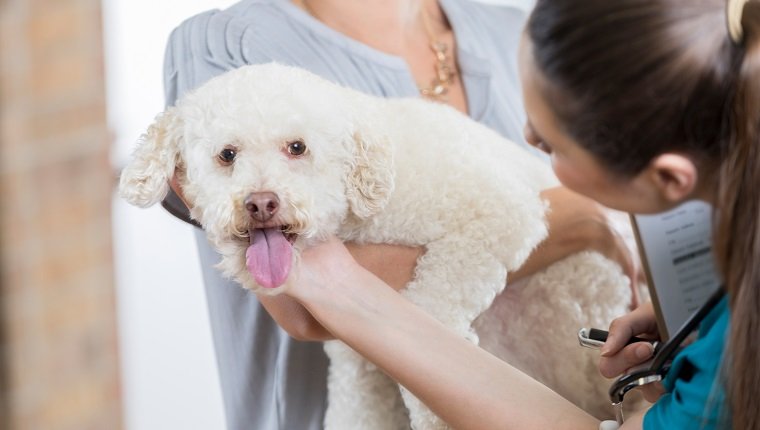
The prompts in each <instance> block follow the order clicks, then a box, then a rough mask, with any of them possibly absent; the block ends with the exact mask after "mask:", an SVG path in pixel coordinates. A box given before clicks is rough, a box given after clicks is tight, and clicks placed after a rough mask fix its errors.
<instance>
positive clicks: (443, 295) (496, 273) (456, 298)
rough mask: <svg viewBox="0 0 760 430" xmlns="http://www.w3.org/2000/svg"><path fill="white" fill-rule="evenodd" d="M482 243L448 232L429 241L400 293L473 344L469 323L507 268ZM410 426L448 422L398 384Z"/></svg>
mask: <svg viewBox="0 0 760 430" xmlns="http://www.w3.org/2000/svg"><path fill="white" fill-rule="evenodd" d="M482 248H483V247H482V244H477V243H471V242H470V243H468V241H467V240H457V239H456V238H454V237H453V235H452V236H448V237H447V238H446V239H444V240H440V241H436V242H433V243H430V244H428V245H427V250H426V252H425V255H424V256H422V257H421V258H420V259H419V261H418V262H417V269H416V276H415V279H414V281H412V282H411V283H410V284H409V285H408V286H407V288H406V289H405V290H403V291H402V294H403V295H404V296H405V297H407V298H408V299H409V300H410V301H412V302H413V303H415V304H417V305H418V306H420V307H421V308H423V309H424V310H426V311H427V312H428V313H430V314H431V315H432V316H433V317H435V318H436V319H438V320H439V321H441V322H442V323H443V324H445V325H446V326H447V327H449V328H451V329H452V330H454V331H455V332H456V333H458V334H459V335H461V336H464V337H466V338H468V339H470V340H471V341H473V342H474V343H477V342H478V340H477V336H476V334H475V332H474V331H473V330H472V328H471V324H472V322H473V321H474V320H475V318H477V316H478V315H480V314H481V313H482V312H483V311H484V310H485V309H486V308H488V306H490V304H491V302H492V301H493V299H494V297H495V296H496V295H497V294H498V293H499V292H500V291H501V290H502V289H503V288H504V280H505V279H506V269H505V268H504V265H502V264H500V263H499V262H498V261H496V259H495V258H494V257H493V256H491V255H489V254H487V253H484V252H483V251H480V250H482ZM401 393H402V397H403V399H404V403H405V404H406V406H407V408H409V418H410V420H411V424H412V428H413V429H415V430H438V429H447V428H448V426H447V425H446V424H445V423H444V422H443V421H442V420H441V419H440V418H438V417H437V416H436V415H435V414H433V413H432V412H431V411H430V410H429V409H428V408H427V407H425V406H424V405H423V404H422V403H421V402H420V401H419V400H418V399H417V398H416V397H414V396H413V395H412V394H411V393H409V392H408V391H407V390H406V389H404V388H403V387H401Z"/></svg>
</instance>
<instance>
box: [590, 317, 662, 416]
mask: <svg viewBox="0 0 760 430" xmlns="http://www.w3.org/2000/svg"><path fill="white" fill-rule="evenodd" d="M634 336H638V337H641V338H644V339H656V338H657V337H658V334H657V319H656V318H655V315H654V307H653V306H652V302H647V303H645V304H643V305H641V306H639V307H638V308H636V310H634V311H633V312H631V313H629V314H627V315H624V316H622V317H620V318H616V319H615V320H614V321H612V324H610V329H609V335H608V336H607V341H606V342H605V343H604V345H603V346H602V351H601V352H602V358H601V360H600V361H599V371H600V372H601V373H602V375H604V376H605V377H607V378H614V377H616V376H618V375H621V374H623V373H626V372H627V371H628V370H629V369H630V368H632V367H635V366H638V365H640V364H642V363H644V362H646V361H648V360H649V359H651V358H652V354H653V353H654V347H653V346H652V344H650V343H648V342H636V343H632V344H630V345H626V344H627V343H628V340H629V339H631V338H632V337H634ZM640 390H641V392H642V394H643V395H644V398H645V399H646V400H647V401H649V402H652V403H654V402H655V401H656V400H657V399H658V398H659V397H660V396H661V395H662V393H663V387H662V384H660V383H652V384H647V385H644V386H643V387H641V388H640Z"/></svg>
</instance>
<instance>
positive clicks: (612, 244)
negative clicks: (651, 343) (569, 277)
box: [510, 186, 641, 308]
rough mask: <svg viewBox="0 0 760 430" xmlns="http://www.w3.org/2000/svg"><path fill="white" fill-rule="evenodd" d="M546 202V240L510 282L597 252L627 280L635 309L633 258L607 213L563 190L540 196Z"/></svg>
mask: <svg viewBox="0 0 760 430" xmlns="http://www.w3.org/2000/svg"><path fill="white" fill-rule="evenodd" d="M541 197H542V198H543V199H545V200H547V201H548V202H549V210H548V212H547V215H546V222H547V225H548V226H549V236H548V237H547V238H546V240H544V241H543V242H541V244H539V246H538V247H537V248H536V249H535V250H534V251H533V253H532V254H531V255H530V257H529V258H528V260H527V261H526V262H525V264H523V266H522V267H520V269H519V270H517V271H515V272H513V273H510V280H514V279H518V278H521V277H523V276H528V275H532V274H534V273H535V272H537V271H539V270H541V269H543V268H545V267H547V266H549V265H551V264H552V263H555V262H557V261H560V260H562V259H563V258H565V257H568V256H570V255H572V254H575V253H577V252H581V251H585V250H590V251H597V252H599V253H600V254H602V255H604V256H605V257H607V258H609V259H610V260H612V261H615V262H617V263H618V264H619V265H620V267H621V268H622V269H623V273H625V274H626V275H627V276H628V277H629V279H631V290H632V296H631V297H632V308H635V307H636V306H637V305H638V289H637V287H636V285H637V282H638V279H640V278H641V274H640V265H639V262H638V258H637V255H636V254H635V253H633V252H631V249H630V248H629V247H628V245H627V244H626V242H625V240H624V239H623V237H622V236H621V235H620V233H619V232H618V231H617V230H616V229H615V228H614V227H613V226H612V225H611V222H610V220H609V218H608V215H607V209H606V208H604V207H603V206H601V205H599V204H598V203H596V202H595V201H593V200H591V199H589V198H587V197H584V196H582V195H580V194H578V193H575V192H573V191H571V190H569V189H567V188H565V187H561V186H560V187H555V188H549V189H547V190H544V191H542V192H541Z"/></svg>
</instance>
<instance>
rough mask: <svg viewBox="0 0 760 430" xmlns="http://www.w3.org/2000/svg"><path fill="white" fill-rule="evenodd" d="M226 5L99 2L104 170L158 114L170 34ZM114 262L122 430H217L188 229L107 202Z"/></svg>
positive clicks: (215, 393)
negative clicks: (108, 138) (109, 141)
mask: <svg viewBox="0 0 760 430" xmlns="http://www.w3.org/2000/svg"><path fill="white" fill-rule="evenodd" d="M232 3H233V1H231V0H216V1H214V0H183V1H155V0H153V1H151V0H104V1H103V15H104V34H105V38H106V40H105V51H106V77H107V85H108V111H109V113H108V120H109V125H110V127H111V130H112V131H113V133H114V139H115V145H114V147H113V152H112V162H113V165H114V166H115V167H116V168H119V167H120V166H123V165H124V164H125V162H126V160H127V158H128V156H129V153H130V152H131V150H132V148H133V146H134V143H135V141H136V140H137V138H138V137H139V136H140V134H141V133H142V132H143V131H144V130H145V129H146V128H147V126H148V124H150V122H151V121H152V119H153V117H154V116H155V115H156V114H157V113H158V112H160V111H161V110H163V106H164V96H163V82H162V64H163V54H164V47H165V45H166V40H167V38H168V36H169V33H170V32H171V30H172V29H173V28H174V27H176V26H177V25H178V24H179V23H180V22H181V21H182V20H184V19H186V18H188V17H190V16H192V15H194V14H196V13H199V12H202V11H204V10H207V9H212V8H223V7H226V6H227V5H229V4H232ZM113 229H114V232H113V233H114V236H113V239H114V259H115V270H116V285H117V301H118V303H117V309H118V312H119V315H118V322H119V338H120V340H119V347H120V358H121V368H122V387H123V391H122V394H123V401H124V416H125V421H126V422H125V427H126V429H127V430H167V429H184V430H196V429H197V430H216V429H224V427H225V424H224V413H223V408H222V400H221V392H220V388H219V380H218V376H217V370H216V361H215V357H214V352H213V345H212V341H211V331H210V327H209V323H208V315H207V308H206V302H205V295H204V291H203V284H202V283H201V273H200V267H199V264H198V255H197V252H196V249H195V239H194V236H193V235H192V227H190V226H188V225H185V224H184V223H182V222H180V221H177V220H176V219H174V218H173V217H172V216H170V215H169V214H168V213H167V212H165V211H164V210H163V209H162V208H161V207H159V206H156V207H153V208H150V209H137V208H134V207H131V206H129V205H127V204H126V203H124V202H123V201H121V200H119V199H118V198H114V202H113Z"/></svg>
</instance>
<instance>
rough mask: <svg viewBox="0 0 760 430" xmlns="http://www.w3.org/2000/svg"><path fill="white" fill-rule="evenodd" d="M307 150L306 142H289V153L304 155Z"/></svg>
mask: <svg viewBox="0 0 760 430" xmlns="http://www.w3.org/2000/svg"><path fill="white" fill-rule="evenodd" d="M305 152H306V144H305V143H303V141H301V140H296V141H293V142H290V143H288V154H290V155H295V156H299V155H303V154H304V153H305Z"/></svg>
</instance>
